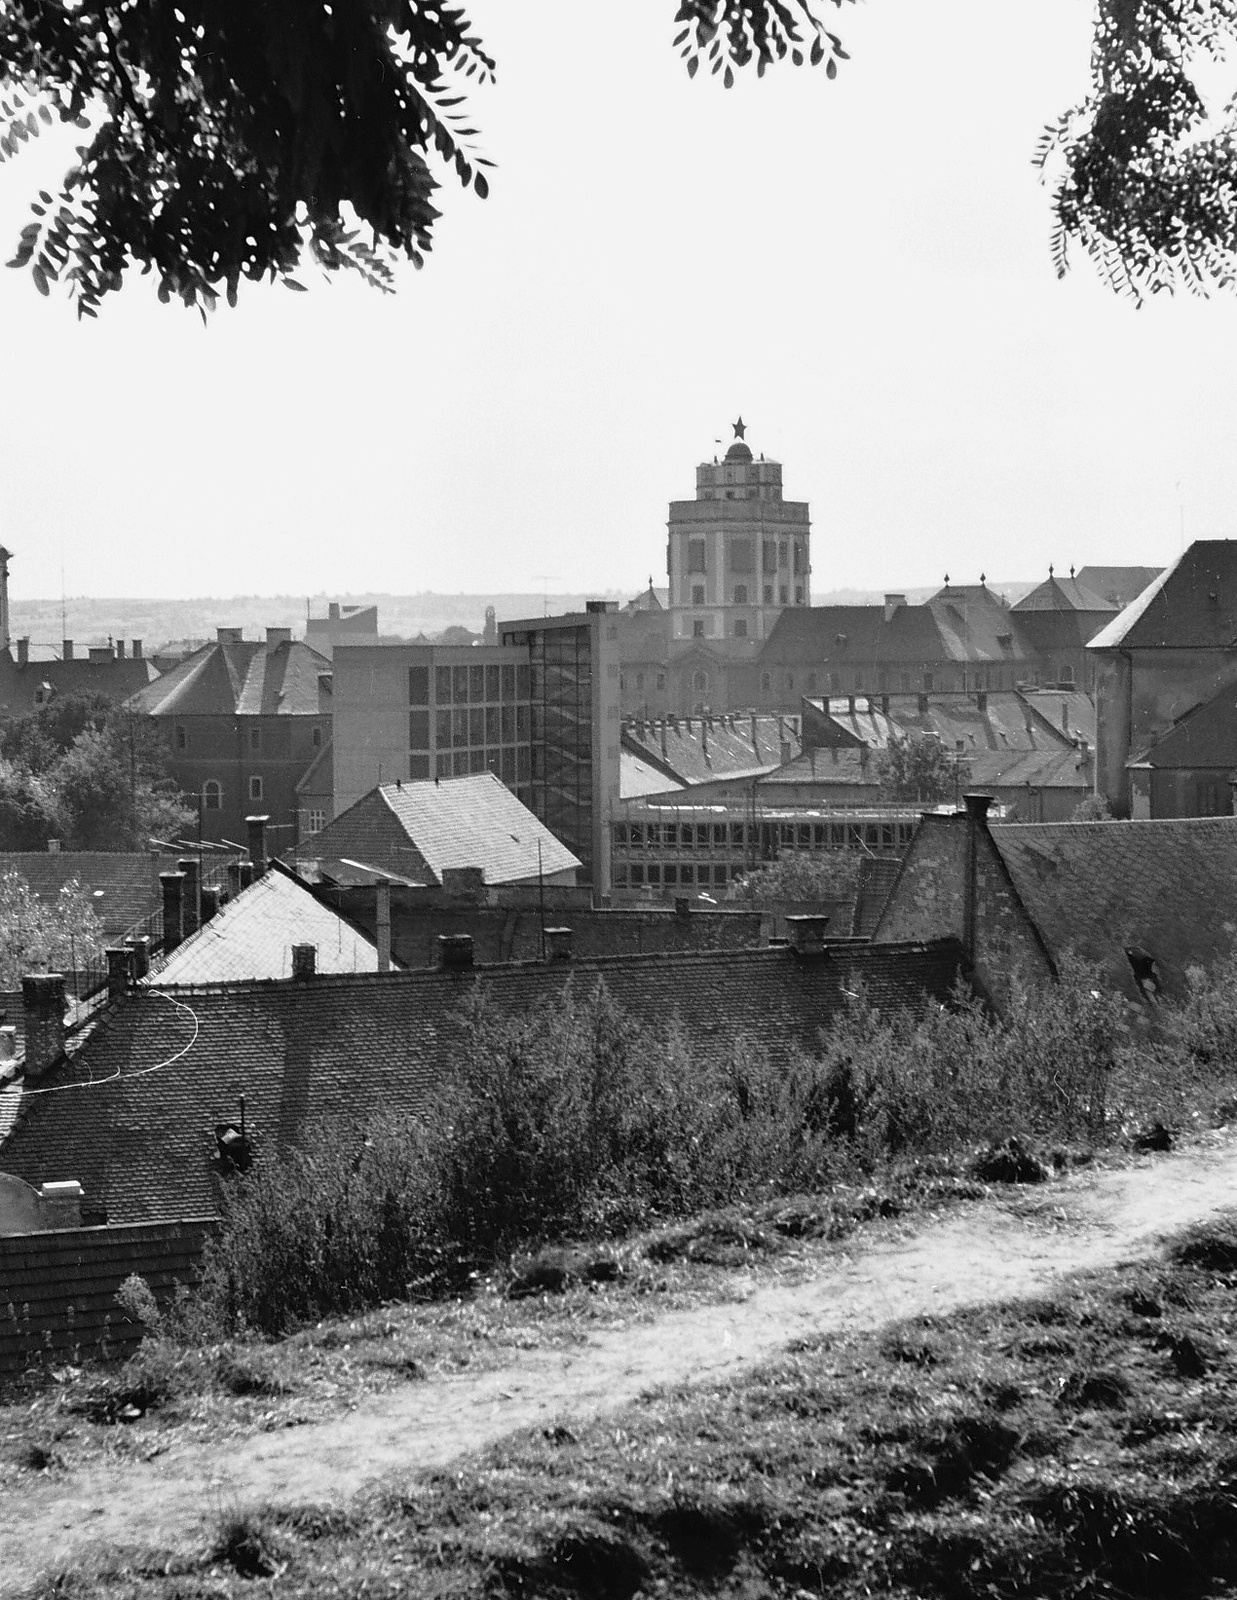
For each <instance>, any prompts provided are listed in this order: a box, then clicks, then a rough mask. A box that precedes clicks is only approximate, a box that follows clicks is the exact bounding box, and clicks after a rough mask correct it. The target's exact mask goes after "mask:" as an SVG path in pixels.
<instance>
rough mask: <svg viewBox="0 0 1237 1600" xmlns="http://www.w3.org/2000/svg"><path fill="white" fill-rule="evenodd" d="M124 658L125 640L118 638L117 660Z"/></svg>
mask: <svg viewBox="0 0 1237 1600" xmlns="http://www.w3.org/2000/svg"><path fill="white" fill-rule="evenodd" d="M124 658H125V642H124V640H123V639H117V641H116V659H117V661H123V660H124Z"/></svg>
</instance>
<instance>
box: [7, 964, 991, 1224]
mask: <svg viewBox="0 0 1237 1600" xmlns="http://www.w3.org/2000/svg"><path fill="white" fill-rule="evenodd" d="M960 962H961V951H960V947H959V946H958V944H957V943H956V941H953V940H948V941H941V942H939V943H934V944H929V945H892V944H891V945H882V946H868V945H859V946H850V945H845V946H838V947H835V948H834V949H833V950H831V951H828V952H827V953H823V954H811V955H798V954H796V953H795V952H793V951H791V950H789V949H787V948H766V949H761V950H738V951H736V950H730V951H707V952H692V953H688V954H674V955H667V954H665V953H662V954H658V955H653V956H627V957H616V958H609V959H599V960H589V961H580V962H574V963H571V964H570V966H566V965H564V964H560V963H557V962H555V963H551V964H541V963H521V964H514V965H508V966H499V967H482V968H477V969H474V970H471V971H470V970H464V971H442V970H436V971H427V972H418V973H393V974H388V975H386V976H381V977H326V978H316V979H314V980H312V981H311V982H310V983H308V984H301V983H291V982H288V983H244V984H229V985H222V986H215V987H211V988H209V989H204V990H187V989H182V990H164V989H139V990H136V991H134V992H133V993H131V994H129V995H126V996H125V997H124V998H123V999H121V1000H120V1001H119V1002H117V1003H116V1004H115V1005H114V1006H113V1007H112V1009H111V1010H110V1011H109V1012H108V1013H107V1014H106V1016H105V1017H104V1019H103V1020H102V1022H100V1023H99V1024H98V1025H97V1026H96V1028H95V1030H94V1032H93V1033H92V1034H91V1035H90V1037H89V1039H88V1040H87V1041H86V1043H85V1044H84V1045H83V1047H82V1048H81V1050H80V1051H78V1053H77V1054H76V1055H75V1056H74V1057H73V1058H71V1060H70V1061H69V1062H67V1063H65V1065H63V1066H62V1067H59V1068H56V1069H54V1070H53V1072H52V1073H51V1074H50V1075H49V1077H48V1078H47V1079H46V1080H42V1081H40V1083H39V1084H38V1085H37V1088H39V1089H52V1090H55V1091H56V1092H54V1093H42V1094H39V1093H36V1094H30V1093H26V1094H24V1095H23V1098H22V1103H21V1107H20V1111H19V1114H18V1117H17V1122H16V1126H15V1127H14V1130H13V1132H12V1133H11V1134H10V1136H9V1138H8V1139H7V1140H5V1142H4V1143H3V1145H0V1167H2V1168H3V1170H4V1171H6V1172H11V1173H12V1174H14V1175H15V1176H16V1177H20V1178H24V1179H25V1180H26V1181H27V1182H28V1183H34V1184H36V1185H37V1184H40V1183H43V1182H46V1181H50V1180H55V1179H60V1178H76V1179H77V1180H78V1181H79V1182H80V1183H81V1184H82V1185H83V1187H84V1189H85V1192H86V1204H87V1209H88V1210H89V1211H91V1212H94V1211H96V1210H99V1209H102V1210H104V1211H106V1214H107V1217H108V1220H109V1221H111V1222H113V1223H117V1222H136V1221H146V1220H158V1219H166V1218H174V1217H185V1216H200V1215H204V1214H209V1213H211V1212H214V1211H216V1210H217V1209H218V1204H219V1196H218V1190H217V1180H216V1179H215V1178H214V1176H213V1174H212V1169H211V1161H212V1159H213V1157H214V1155H215V1139H214V1132H213V1129H214V1126H215V1124H216V1123H219V1122H238V1121H239V1118H240V1110H239V1097H240V1095H242V1094H243V1095H244V1096H245V1100H246V1109H245V1117H246V1131H247V1133H249V1134H250V1135H251V1137H252V1138H253V1140H254V1143H255V1145H256V1148H257V1152H258V1159H259V1160H261V1159H262V1151H263V1150H264V1149H270V1148H271V1147H272V1146H275V1145H283V1146H287V1145H289V1144H291V1143H293V1142H294V1141H296V1140H297V1139H299V1138H300V1137H302V1136H303V1134H304V1132H305V1130H306V1128H307V1126H308V1125H309V1124H310V1123H311V1122H312V1121H316V1120H319V1119H326V1120H329V1121H330V1122H333V1123H339V1122H341V1121H347V1120H350V1119H361V1118H364V1117H366V1116H369V1115H371V1114H373V1113H376V1112H379V1111H395V1112H399V1111H414V1110H416V1109H417V1108H418V1107H419V1106H421V1105H423V1104H424V1103H425V1101H426V1099H427V1097H428V1096H429V1094H430V1093H431V1092H432V1090H433V1088H434V1086H435V1085H436V1084H437V1083H440V1082H442V1081H443V1080H445V1079H446V1078H447V1077H448V1075H449V1074H450V1072H451V1071H452V1068H453V1064H454V1062H455V1061H456V1060H457V1059H458V1057H459V1054H460V1052H461V1051H462V1050H464V1049H466V1048H467V1037H468V1035H467V1026H468V1024H467V1015H468V1007H469V1006H470V1004H471V1003H472V1002H473V1000H474V998H475V997H478V996H479V997H480V998H481V999H482V1000H483V1001H484V1002H485V1004H486V1005H487V1006H488V1007H489V1008H490V1009H491V1010H492V1012H493V1013H494V1014H496V1015H498V1016H514V1015H519V1014H521V1013H524V1012H527V1011H529V1010H530V1009H532V1008H534V1007H537V1006H541V1005H546V1004H551V1005H552V1004H561V1003H562V999H563V996H564V992H565V991H567V990H568V988H570V990H571V992H573V993H574V994H576V995H577V996H580V997H582V998H583V997H587V996H590V995H591V994H592V993H593V992H594V990H595V988H596V986H597V984H598V982H604V984H605V986H606V988H607V989H608V990H609V992H610V993H611V994H612V995H613V997H614V1000H615V1002H616V1004H617V1006H618V1007H619V1010H620V1011H621V1012H623V1013H625V1014H627V1015H629V1016H631V1017H632V1018H634V1019H635V1020H637V1021H640V1022H642V1023H645V1024H649V1025H653V1026H664V1025H666V1024H668V1023H670V1022H671V1021H672V1020H673V1019H674V1018H676V1017H677V1018H679V1019H680V1020H681V1021H682V1023H683V1025H684V1026H685V1027H686V1029H687V1030H688V1031H689V1033H690V1034H691V1035H692V1036H693V1037H694V1038H696V1039H698V1040H701V1041H703V1042H704V1043H706V1044H707V1043H708V1042H709V1041H710V1040H718V1041H721V1040H727V1041H729V1040H732V1039H733V1038H734V1037H735V1036H736V1035H737V1034H740V1033H745V1034H748V1035H752V1036H755V1037H757V1038H759V1039H761V1040H763V1041H764V1042H765V1043H766V1044H767V1045H768V1047H769V1048H770V1050H771V1051H772V1052H773V1054H774V1056H775V1058H778V1059H783V1058H785V1057H786V1056H787V1055H788V1054H789V1052H790V1051H792V1050H795V1049H798V1048H806V1049H810V1048H812V1047H813V1046H814V1045H815V1043H816V1041H817V1038H818V1034H819V1030H820V1028H821V1027H823V1026H824V1025H826V1024H827V1023H828V1021H829V1019H830V1018H831V1017H833V1016H835V1015H837V1014H838V1013H839V1011H841V1010H842V1009H843V1007H844V1006H845V1005H846V1003H847V1001H846V996H847V992H848V991H853V990H854V989H855V987H856V985H857V984H860V983H862V985H863V987H864V989H865V991H866V993H867V995H868V997H869V998H870V999H871V1000H872V1001H873V1002H874V1003H875V1004H876V1005H878V1006H880V1007H882V1008H886V1009H888V1008H890V1007H894V1006H898V1005H903V1004H918V1003H919V1001H920V999H921V997H922V995H923V994H925V993H927V994H929V995H930V996H932V997H933V998H934V999H936V1000H938V1001H941V1002H942V1003H943V1002H945V1001H946V1000H947V998H948V996H949V993H950V990H951V988H952V986H953V984H954V982H955V980H956V978H957V976H958V973H959V968H960ZM69 1084H73V1085H79V1086H85V1087H77V1088H66V1087H64V1086H66V1085H69Z"/></svg>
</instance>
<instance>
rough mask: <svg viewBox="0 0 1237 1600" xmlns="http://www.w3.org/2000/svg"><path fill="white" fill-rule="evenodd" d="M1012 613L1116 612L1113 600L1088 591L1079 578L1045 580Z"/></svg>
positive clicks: (1017, 604)
mask: <svg viewBox="0 0 1237 1600" xmlns="http://www.w3.org/2000/svg"><path fill="white" fill-rule="evenodd" d="M1012 609H1013V610H1014V611H1116V610H1117V609H1118V606H1117V602H1116V601H1115V600H1108V599H1106V598H1105V597H1104V596H1103V595H1102V594H1096V593H1095V592H1094V591H1093V590H1091V589H1089V588H1088V587H1087V585H1086V584H1085V583H1083V581H1082V580H1081V578H1057V577H1049V578H1045V580H1044V582H1043V583H1041V584H1040V585H1039V587H1038V588H1037V589H1032V590H1031V592H1030V594H1026V595H1023V597H1022V599H1021V600H1019V601H1017V602H1016V603H1015V605H1014V606H1013V607H1012Z"/></svg>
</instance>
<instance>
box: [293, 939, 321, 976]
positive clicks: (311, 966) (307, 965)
mask: <svg viewBox="0 0 1237 1600" xmlns="http://www.w3.org/2000/svg"><path fill="white" fill-rule="evenodd" d="M317 966H318V946H317V945H316V944H294V945H293V946H292V977H293V979H294V981H295V982H297V983H308V981H309V979H310V978H312V977H313V975H314V973H315V972H316V971H317Z"/></svg>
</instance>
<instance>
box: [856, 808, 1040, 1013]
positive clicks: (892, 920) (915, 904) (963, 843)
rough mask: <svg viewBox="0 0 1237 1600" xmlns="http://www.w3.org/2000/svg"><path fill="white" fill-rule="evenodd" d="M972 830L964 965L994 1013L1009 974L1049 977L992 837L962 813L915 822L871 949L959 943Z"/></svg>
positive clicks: (1006, 990) (1008, 982) (964, 916)
mask: <svg viewBox="0 0 1237 1600" xmlns="http://www.w3.org/2000/svg"><path fill="white" fill-rule="evenodd" d="M972 829H975V834H974V838H975V858H974V860H975V874H976V876H975V928H974V941H973V948H972V950H971V951H970V952H969V953H970V954H971V960H972V970H973V972H974V977H975V983H976V986H977V988H978V989H979V990H980V991H981V992H982V993H984V994H986V995H988V996H989V998H990V999H991V1000H992V1001H993V1003H994V1004H995V1005H996V1006H997V1007H998V1008H999V1007H1001V1006H1003V1005H1004V1004H1005V1002H1006V1001H1007V999H1008V997H1009V992H1010V986H1011V984H1012V982H1013V980H1014V978H1015V976H1016V975H1018V974H1022V975H1023V976H1025V977H1026V978H1028V979H1030V980H1032V981H1036V980H1039V979H1043V978H1047V977H1048V976H1049V975H1050V970H1051V969H1050V968H1049V965H1048V962H1047V961H1046V959H1045V957H1044V953H1043V950H1042V948H1041V947H1040V944H1039V941H1038V939H1037V938H1036V936H1035V931H1034V929H1033V927H1032V925H1031V922H1030V919H1029V918H1028V917H1027V914H1026V912H1025V911H1024V909H1023V907H1022V903H1021V901H1020V900H1019V899H1018V896H1017V894H1016V893H1015V892H1014V888H1013V885H1012V884H1011V883H1010V881H1009V878H1008V876H1007V875H1006V872H1005V869H1004V866H1003V865H1002V863H1001V859H1000V856H999V854H998V853H997V849H996V846H995V845H994V844H993V842H992V836H991V835H990V834H989V832H988V830H987V828H986V827H985V826H983V825H979V826H978V827H976V825H975V824H974V823H973V822H972V820H971V818H970V817H969V816H968V815H967V814H965V813H962V814H959V815H956V816H943V817H935V816H929V817H925V818H924V819H923V822H922V824H921V825H920V828H919V831H918V832H917V833H916V835H915V840H914V843H913V844H912V845H911V848H910V850H909V852H908V853H907V857H906V860H905V861H904V862H903V864H902V871H901V873H900V874H899V876H898V880H897V882H896V883H895V885H894V887H893V890H892V892H891V893H890V896H889V899H888V900H887V901H886V902H885V909H884V911H883V913H882V914H881V918H880V921H879V922H878V923H877V926H876V930H875V932H874V933H873V935H872V942H873V943H874V944H887V943H890V942H896V941H898V940H904V939H922V940H927V939H940V938H945V937H948V936H950V935H952V936H953V937H955V938H957V939H961V940H963V942H964V944H965V943H966V935H967V894H968V889H967V882H968V870H969V857H970V842H971V830H972Z"/></svg>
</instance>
